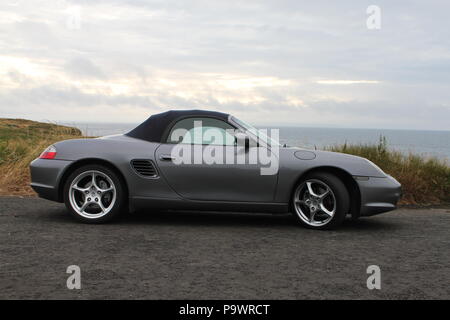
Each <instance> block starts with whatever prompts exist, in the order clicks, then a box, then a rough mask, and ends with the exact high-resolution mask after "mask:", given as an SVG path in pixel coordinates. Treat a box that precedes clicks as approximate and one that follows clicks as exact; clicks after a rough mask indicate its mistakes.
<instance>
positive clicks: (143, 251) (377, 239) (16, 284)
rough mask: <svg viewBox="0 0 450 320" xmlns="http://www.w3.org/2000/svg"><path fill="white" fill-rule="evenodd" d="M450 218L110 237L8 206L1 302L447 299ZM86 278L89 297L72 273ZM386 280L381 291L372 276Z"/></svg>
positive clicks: (286, 222)
mask: <svg viewBox="0 0 450 320" xmlns="http://www.w3.org/2000/svg"><path fill="white" fill-rule="evenodd" d="M449 227H450V210H449V209H427V210H421V209H415V210H397V211H396V212H393V213H387V214H384V215H380V216H377V217H372V218H365V219H361V220H358V221H346V222H345V224H344V226H343V228H342V229H339V230H338V231H332V232H329V231H325V232H324V231H312V230H307V229H303V228H301V227H298V226H296V224H295V223H294V221H293V219H292V218H291V217H289V216H273V215H260V214H238V213H186V212H185V213H172V212H170V213H168V212H142V213H137V214H132V215H129V216H126V217H123V218H121V219H120V220H118V221H117V222H115V223H113V224H108V225H84V224H79V223H77V222H75V221H73V220H72V218H71V217H69V216H68V215H67V214H66V213H65V208H64V206H63V205H61V204H55V203H51V202H48V201H45V200H40V199H35V198H5V197H3V198H0V299H70V298H77V299H317V298H318V299H398V298H400V299H430V298H432V299H449V298H450V286H449V285H450V232H449ZM69 265H78V266H80V268H81V283H82V288H81V290H72V291H71V290H68V289H67V287H66V280H67V277H68V276H69V275H68V274H66V269H67V267H68V266H69ZM369 265H378V266H379V267H380V268H381V290H372V291H371V290H368V289H367V286H366V280H367V277H368V275H367V274H366V269H367V267H368V266H369Z"/></svg>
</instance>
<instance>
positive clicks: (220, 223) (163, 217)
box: [41, 208, 400, 232]
mask: <svg viewBox="0 0 450 320" xmlns="http://www.w3.org/2000/svg"><path fill="white" fill-rule="evenodd" d="M41 218H42V217H41ZM45 219H46V220H48V222H56V223H64V224H66V223H67V224H70V223H80V222H78V221H76V220H75V219H74V218H73V217H71V216H70V215H69V214H68V212H67V211H66V209H65V208H61V209H54V210H49V211H47V214H46V215H45ZM395 221H396V220H395ZM395 221H389V220H388V219H379V218H378V217H370V218H361V219H358V220H352V219H350V218H347V219H346V220H345V221H344V222H343V224H342V226H341V227H340V228H338V229H337V230H336V231H346V232H348V231H355V232H358V231H379V230H394V229H398V228H399V227H400V226H399V225H398V224H397V223H395ZM110 224H113V225H130V226H132V225H140V226H142V225H154V226H158V225H159V226H209V227H214V226H217V227H224V226H227V227H235V228H246V227H258V228H268V229H270V228H275V229H280V228H284V229H299V230H308V229H307V228H303V227H301V226H300V225H299V224H298V222H297V221H296V219H295V218H294V217H293V216H292V215H291V214H263V213H241V212H207V211H165V210H143V211H139V212H133V213H130V214H123V215H121V216H120V217H119V218H118V219H116V220H114V221H113V222H110ZM100 226H101V225H100Z"/></svg>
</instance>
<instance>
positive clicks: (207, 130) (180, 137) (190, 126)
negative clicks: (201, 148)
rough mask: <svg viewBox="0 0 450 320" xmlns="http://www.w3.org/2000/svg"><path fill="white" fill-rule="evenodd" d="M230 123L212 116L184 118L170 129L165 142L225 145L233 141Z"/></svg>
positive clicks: (231, 144)
mask: <svg viewBox="0 0 450 320" xmlns="http://www.w3.org/2000/svg"><path fill="white" fill-rule="evenodd" d="M231 130H234V127H233V126H231V125H230V124H228V123H226V122H224V121H222V120H218V119H214V118H186V119H183V120H180V121H178V122H177V123H176V124H175V125H174V126H173V127H172V129H171V130H170V133H169V136H168V137H167V143H173V144H177V143H183V144H202V145H205V144H206V145H223V146H224V145H226V146H233V145H234V143H235V138H234V135H233V134H232V131H231Z"/></svg>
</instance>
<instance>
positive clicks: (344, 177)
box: [289, 166, 361, 218]
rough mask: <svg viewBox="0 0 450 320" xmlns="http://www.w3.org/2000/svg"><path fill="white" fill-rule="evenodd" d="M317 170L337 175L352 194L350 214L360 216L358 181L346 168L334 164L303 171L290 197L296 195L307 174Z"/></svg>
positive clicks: (290, 203) (355, 216) (354, 216)
mask: <svg viewBox="0 0 450 320" xmlns="http://www.w3.org/2000/svg"><path fill="white" fill-rule="evenodd" d="M316 172H326V173H330V174H333V175H335V176H337V177H338V178H339V179H340V180H341V181H342V182H343V183H344V185H345V187H346V188H347V191H348V192H349V195H350V214H351V216H352V217H353V218H358V217H359V214H360V210H361V191H360V190H359V186H358V183H357V182H356V181H355V179H353V176H352V175H351V174H350V173H348V172H347V171H345V170H344V169H341V168H338V167H333V166H320V167H314V168H311V169H309V170H307V171H305V172H304V173H302V174H301V175H300V176H299V177H298V178H297V179H296V180H295V182H294V184H293V186H292V189H291V196H290V198H289V199H292V197H293V196H294V192H295V190H296V188H297V186H298V185H299V184H300V183H301V182H302V181H303V180H305V178H306V176H308V175H309V174H312V173H316ZM289 206H290V207H291V206H292V202H291V200H289ZM291 210H292V207H291Z"/></svg>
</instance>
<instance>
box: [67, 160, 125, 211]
mask: <svg viewBox="0 0 450 320" xmlns="http://www.w3.org/2000/svg"><path fill="white" fill-rule="evenodd" d="M93 164H97V165H102V166H105V167H107V168H109V169H111V170H112V171H114V172H115V173H116V174H117V176H118V177H119V179H120V180H121V182H122V184H123V187H124V189H125V194H126V197H125V199H127V200H128V196H129V187H128V183H127V180H126V179H125V176H124V174H123V173H122V172H121V171H120V170H119V168H118V167H117V166H115V165H114V164H113V163H111V162H110V161H107V160H104V159H99V158H86V159H80V160H77V161H75V162H74V163H72V164H71V165H70V166H69V167H68V168H67V169H66V170H65V171H64V173H63V175H62V176H61V179H60V180H59V183H58V201H59V202H63V201H64V200H63V199H64V195H63V192H64V185H65V184H66V181H67V179H68V178H69V176H70V175H71V174H72V172H74V171H75V170H77V169H78V168H81V167H82V166H85V165H93Z"/></svg>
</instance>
